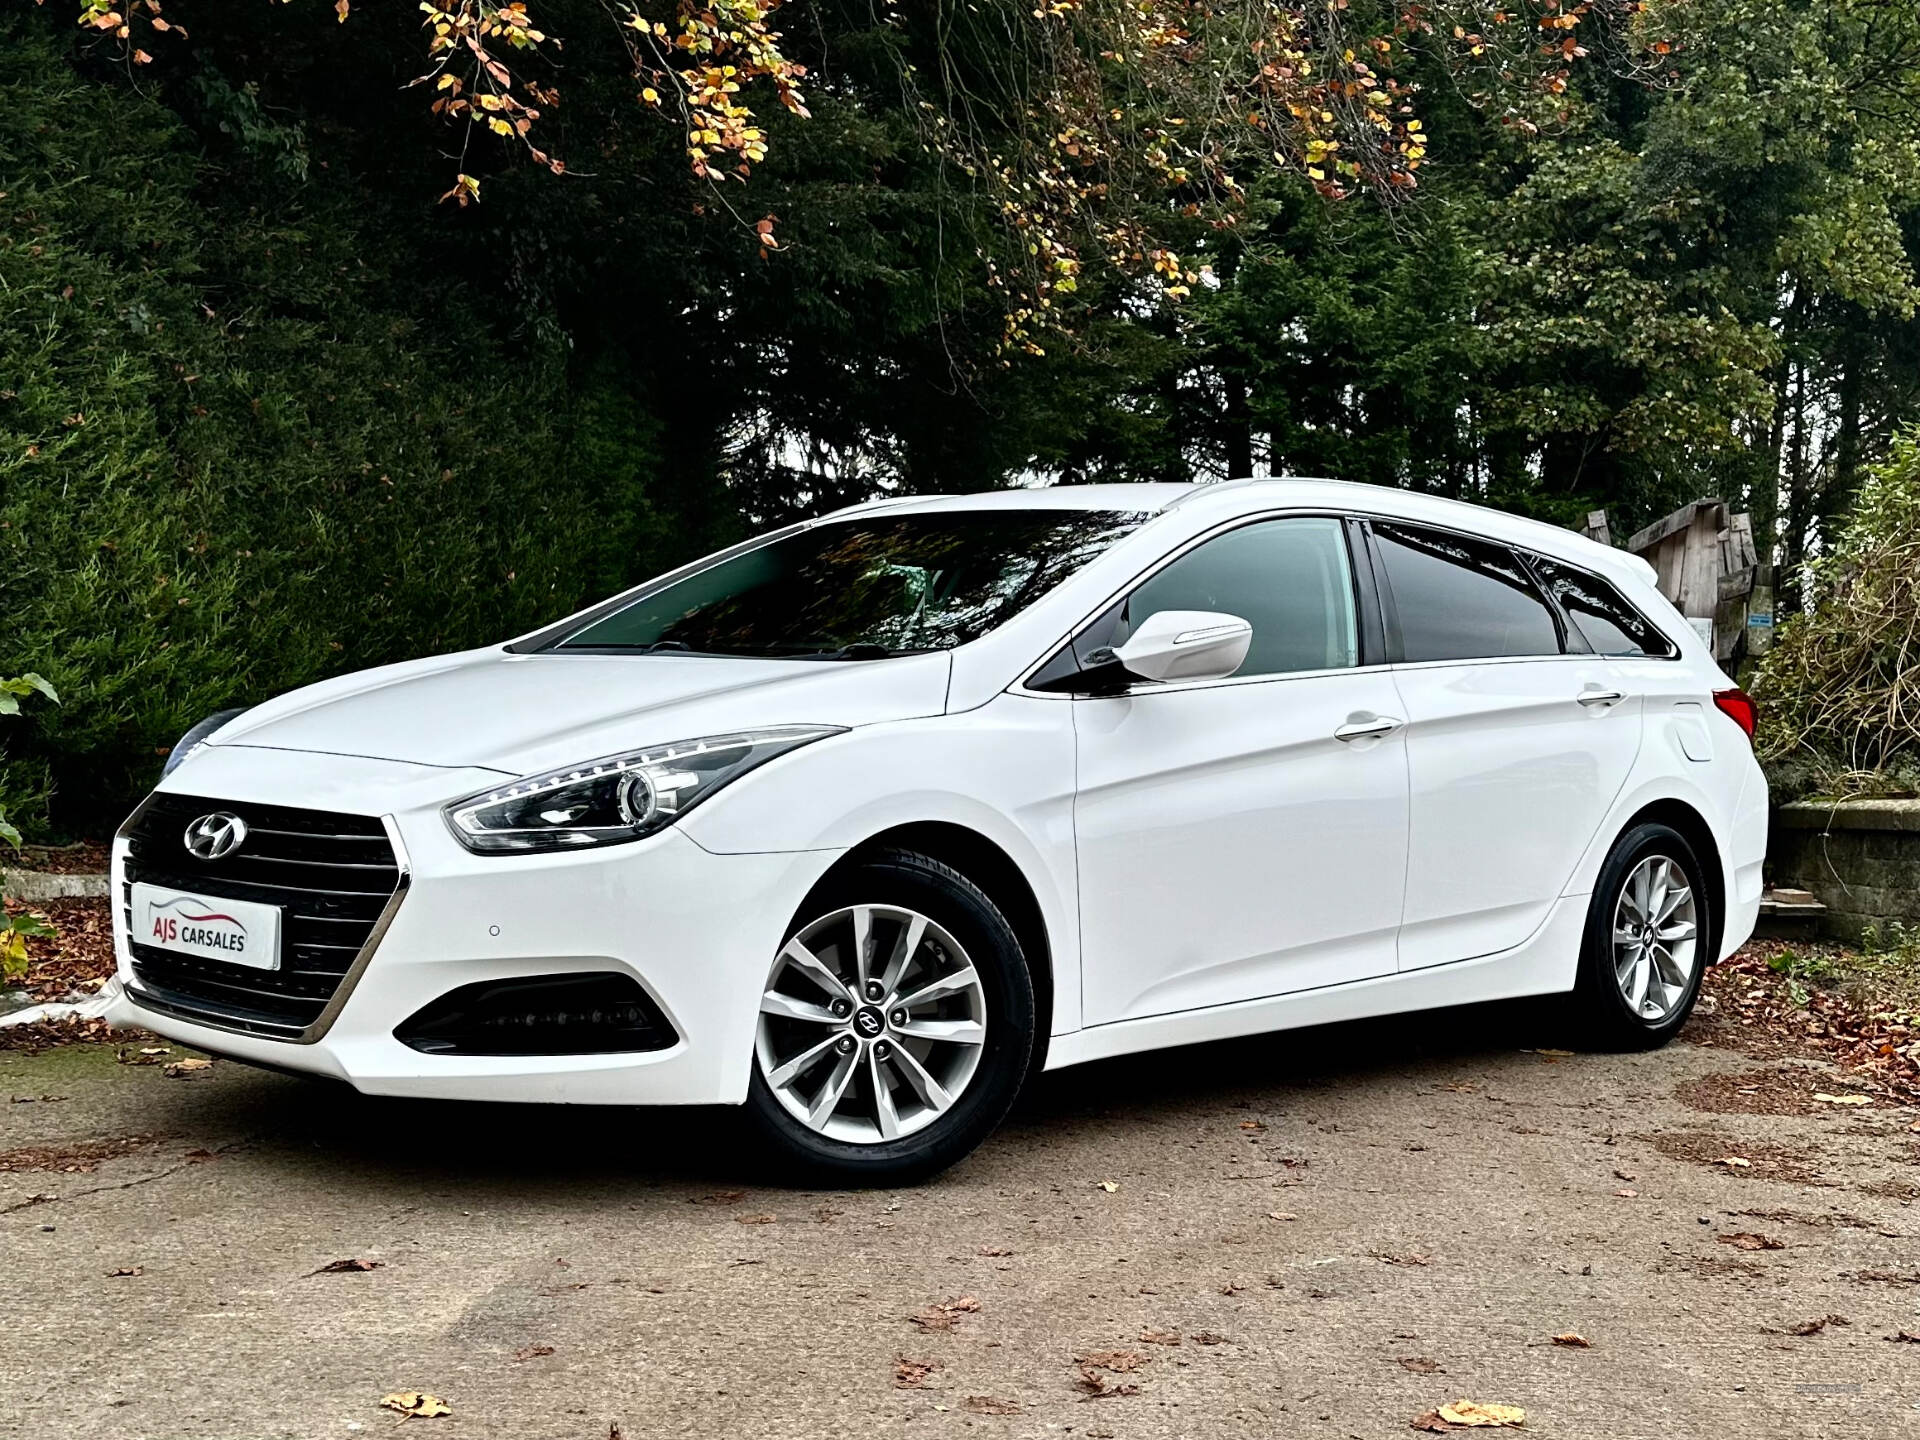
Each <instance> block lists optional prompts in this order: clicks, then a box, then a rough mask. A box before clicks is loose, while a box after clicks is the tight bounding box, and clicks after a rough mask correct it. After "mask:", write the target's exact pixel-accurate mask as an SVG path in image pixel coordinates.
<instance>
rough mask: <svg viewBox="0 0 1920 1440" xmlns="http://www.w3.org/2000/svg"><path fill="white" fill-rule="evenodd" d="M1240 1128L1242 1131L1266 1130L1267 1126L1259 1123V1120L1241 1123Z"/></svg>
mask: <svg viewBox="0 0 1920 1440" xmlns="http://www.w3.org/2000/svg"><path fill="white" fill-rule="evenodd" d="M1240 1128H1241V1129H1242V1130H1264V1129H1266V1128H1267V1127H1266V1125H1265V1124H1263V1123H1262V1122H1261V1121H1258V1120H1242V1121H1241V1122H1240Z"/></svg>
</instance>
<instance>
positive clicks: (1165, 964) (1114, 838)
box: [1073, 517, 1407, 1025]
mask: <svg viewBox="0 0 1920 1440" xmlns="http://www.w3.org/2000/svg"><path fill="white" fill-rule="evenodd" d="M1159 610H1212V611H1223V612H1225V613H1228V614H1232V615H1238V616H1240V617H1241V618H1243V619H1245V620H1248V621H1250V622H1251V623H1252V626H1253V643H1252V646H1251V648H1250V650H1249V651H1248V655H1247V659H1246V661H1245V663H1244V664H1243V665H1242V666H1241V668H1240V670H1239V672H1238V673H1237V674H1236V675H1235V676H1234V677H1233V678H1231V679H1228V680H1225V681H1208V682H1190V683H1177V684H1166V685H1154V684H1146V683H1141V684H1137V685H1135V686H1134V687H1133V689H1132V690H1131V691H1130V692H1129V693H1127V694H1124V695H1116V696H1110V697H1101V698H1082V699H1078V700H1076V701H1074V702H1073V704H1074V730H1075V745H1076V749H1077V753H1078V757H1079V787H1078V788H1079V794H1078V798H1077V800H1076V802H1075V809H1074V827H1075V836H1076V842H1077V847H1078V865H1079V875H1080V907H1081V922H1080V923H1081V936H1082V945H1083V950H1082V954H1083V960H1082V973H1083V993H1084V996H1085V1002H1084V1003H1085V1017H1086V1023H1087V1024H1089V1025H1098V1024H1103V1023H1107V1022H1111V1021H1116V1020H1130V1019H1135V1018H1138V1017H1141V1016H1149V1015H1163V1014H1168V1013H1170V1012H1174V1011H1180V1010H1193V1009H1199V1008H1202V1007H1205V1006H1212V1005H1228V1004H1232V1003H1234V1002H1236V1001H1244V1000H1255V999H1260V998H1262V997H1265V996H1270V995H1279V994H1283V993H1286V992H1288V991H1293V990H1305V989H1310V988H1313V987H1315V986H1321V985H1334V984H1339V983H1342V982H1344V981H1349V980H1359V979H1365V978H1367V977H1370V976H1378V975H1386V974H1391V973H1392V972H1393V970H1394V968H1395V958H1394V938H1395V933H1396V930H1397V928H1398V925H1399V921H1400V908H1401V898H1402V894H1403V890H1404V883H1405V875H1406V824H1407V770H1406V752H1405V748H1404V742H1403V738H1402V735H1401V733H1400V726H1399V721H1400V718H1401V716H1400V713H1399V698H1398V695H1397V693H1396V692H1395V690H1394V686H1393V681H1392V679H1391V677H1390V675H1389V674H1388V672H1387V671H1386V669H1385V668H1384V667H1380V666H1365V667H1363V666H1362V665H1361V663H1360V662H1361V660H1362V658H1363V657H1362V655H1361V653H1360V639H1359V630H1360V627H1359V625H1358V622H1357V606H1356V592H1355V587H1354V583H1353V569H1352V565H1351V563H1350V560H1349V556H1348V551H1347V542H1346V535H1345V531H1344V527H1343V525H1342V523H1341V522H1340V521H1338V520H1334V519H1327V518H1321V517H1298V518H1283V519H1274V520H1265V521H1257V522H1254V523H1252V524H1248V525H1244V526H1241V527H1239V528H1237V529H1234V530H1230V531H1228V532H1226V533H1224V534H1222V535H1218V536H1215V537H1214V538H1212V539H1210V540H1207V541H1205V542H1203V543H1202V544H1200V545H1199V546H1197V547H1195V548H1194V549H1191V550H1188V551H1187V552H1185V553H1184V554H1183V555H1181V556H1179V557H1178V558H1176V559H1175V560H1174V561H1172V562H1171V563H1169V564H1168V565H1167V566H1166V567H1164V568H1163V569H1161V570H1160V571H1158V572H1157V573H1156V574H1154V575H1152V576H1150V577H1148V578H1147V579H1146V580H1145V581H1143V582H1142V583H1141V584H1140V585H1139V586H1138V587H1137V588H1136V589H1135V590H1134V591H1133V593H1132V594H1131V595H1130V596H1129V597H1128V598H1127V600H1126V602H1125V604H1124V605H1123V606H1122V607H1120V609H1119V611H1118V613H1117V616H1116V617H1115V618H1114V619H1113V621H1112V623H1113V624H1114V625H1115V626H1116V627H1117V628H1116V631H1115V633H1114V634H1113V636H1112V641H1113V642H1117V641H1118V640H1120V639H1124V638H1125V634H1126V632H1127V630H1128V629H1129V628H1130V627H1131V626H1132V625H1133V624H1137V623H1138V622H1139V621H1141V620H1144V619H1145V618H1146V617H1147V616H1148V615H1150V614H1152V613H1154V612H1155V611H1159ZM1110 613H1112V612H1110ZM1364 658H1368V659H1374V658H1378V657H1372V656H1369V657H1364Z"/></svg>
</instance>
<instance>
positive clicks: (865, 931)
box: [853, 905, 873, 1000]
mask: <svg viewBox="0 0 1920 1440" xmlns="http://www.w3.org/2000/svg"><path fill="white" fill-rule="evenodd" d="M872 963H873V910H872V908H871V907H870V906H866V905H856V906H855V907H854V909H853V974H854V978H855V980H856V981H857V983H858V986H859V990H860V995H859V997H858V998H859V999H861V1000H864V999H866V998H867V972H868V969H869V967H870V966H871V965H872Z"/></svg>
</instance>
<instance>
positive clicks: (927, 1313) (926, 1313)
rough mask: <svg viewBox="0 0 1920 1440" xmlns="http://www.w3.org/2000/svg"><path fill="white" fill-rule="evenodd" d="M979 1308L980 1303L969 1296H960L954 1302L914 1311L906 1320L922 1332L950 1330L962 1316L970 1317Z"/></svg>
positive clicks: (941, 1303) (943, 1302) (945, 1301)
mask: <svg viewBox="0 0 1920 1440" xmlns="http://www.w3.org/2000/svg"><path fill="white" fill-rule="evenodd" d="M979 1308H980V1302H979V1301H978V1300H976V1299H974V1298H973V1296H971V1295H962V1296H960V1297H959V1298H958V1299H954V1300H942V1301H941V1302H940V1303H939V1304H938V1305H929V1306H927V1307H926V1309H924V1310H919V1311H916V1312H915V1313H914V1314H912V1315H909V1316H908V1317H907V1319H908V1320H909V1321H910V1322H911V1323H913V1324H915V1325H918V1326H919V1327H920V1328H921V1329H922V1330H951V1329H953V1322H954V1321H956V1320H958V1319H959V1318H960V1317H961V1316H962V1315H971V1314H972V1313H973V1312H974V1311H976V1310H978V1309H979Z"/></svg>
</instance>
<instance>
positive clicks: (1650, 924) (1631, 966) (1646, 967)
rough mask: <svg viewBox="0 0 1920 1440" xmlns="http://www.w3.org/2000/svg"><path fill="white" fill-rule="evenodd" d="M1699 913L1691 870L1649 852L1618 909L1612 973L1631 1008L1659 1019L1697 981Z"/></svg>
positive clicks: (1630, 879) (1650, 1019)
mask: <svg viewBox="0 0 1920 1440" xmlns="http://www.w3.org/2000/svg"><path fill="white" fill-rule="evenodd" d="M1699 934H1700V926H1699V915H1698V913H1697V910H1696V907H1695V904H1694V897H1693V887H1692V885H1691V884H1689V883H1688V881H1687V874H1686V871H1684V870H1682V869H1681V868H1680V866H1679V864H1678V863H1677V862H1675V861H1673V860H1671V859H1669V858H1668V857H1667V856H1665V855H1649V856H1647V858H1646V859H1644V860H1642V861H1641V862H1640V863H1639V864H1638V865H1636V866H1634V868H1633V870H1632V872H1631V873H1630V874H1629V875H1628V876H1627V879H1626V883H1625V884H1624V885H1622V886H1621V887H1620V898H1619V900H1618V901H1616V902H1615V904H1614V911H1613V976H1614V981H1615V983H1617V984H1618V985H1619V987H1620V995H1621V997H1622V998H1623V999H1624V1000H1625V1001H1626V1002H1627V1008H1628V1009H1629V1010H1631V1011H1632V1012H1633V1013H1634V1014H1635V1015H1636V1016H1637V1017H1639V1018H1640V1019H1641V1020H1644V1021H1647V1022H1649V1023H1653V1024H1658V1023H1659V1022H1660V1021H1662V1020H1665V1019H1666V1018H1667V1017H1668V1016H1669V1015H1671V1014H1672V1013H1673V1012H1674V1009H1675V1008H1676V1007H1677V1006H1678V1005H1679V1004H1680V1002H1681V1000H1682V999H1684V998H1685V996H1686V993H1687V987H1688V986H1689V985H1690V984H1691V983H1692V981H1693V970H1694V958H1695V952H1696V950H1697V947H1698V945H1699Z"/></svg>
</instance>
